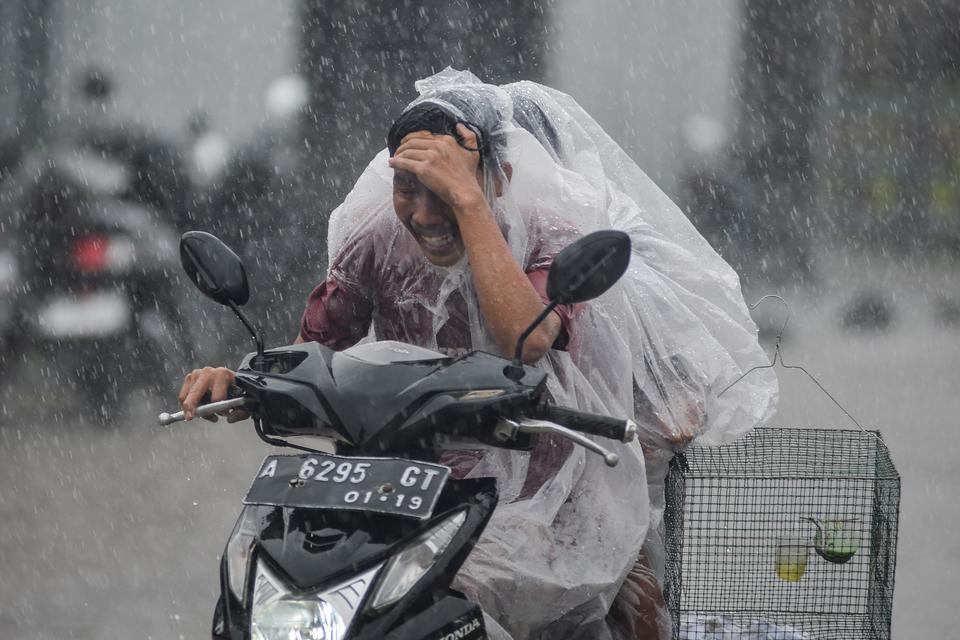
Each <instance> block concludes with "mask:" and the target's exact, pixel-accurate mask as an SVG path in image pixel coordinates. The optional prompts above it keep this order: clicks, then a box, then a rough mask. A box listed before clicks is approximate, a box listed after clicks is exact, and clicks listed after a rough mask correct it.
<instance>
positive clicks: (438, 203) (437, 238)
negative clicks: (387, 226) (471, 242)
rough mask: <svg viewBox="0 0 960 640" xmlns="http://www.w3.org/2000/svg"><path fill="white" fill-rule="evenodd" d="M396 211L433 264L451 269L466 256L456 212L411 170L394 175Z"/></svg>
mask: <svg viewBox="0 0 960 640" xmlns="http://www.w3.org/2000/svg"><path fill="white" fill-rule="evenodd" d="M393 210H394V211H395V212H396V214H397V217H398V218H399V219H400V222H402V223H403V225H404V226H405V227H406V228H407V229H408V230H409V231H410V233H411V234H413V237H414V238H416V240H417V243H418V244H419V245H420V249H421V251H423V255H424V256H426V258H427V260H429V261H430V262H431V263H433V264H435V265H437V266H440V267H449V266H451V265H453V264H455V263H456V262H457V261H458V260H459V259H460V257H461V256H462V255H463V253H464V251H465V248H464V246H463V238H462V237H461V236H460V229H459V227H457V219H456V216H455V215H454V213H453V209H451V208H450V205H448V204H447V203H446V202H444V201H443V200H441V199H440V198H438V197H437V196H436V195H435V194H434V193H433V192H432V191H430V190H429V189H427V188H426V187H425V186H423V184H422V183H421V182H420V180H419V179H417V176H415V175H414V174H412V173H410V172H409V171H399V170H395V171H394V172H393Z"/></svg>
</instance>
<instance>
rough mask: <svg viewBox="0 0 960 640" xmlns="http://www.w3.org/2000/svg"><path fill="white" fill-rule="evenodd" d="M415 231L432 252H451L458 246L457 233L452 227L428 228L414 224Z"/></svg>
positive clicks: (421, 241)
mask: <svg viewBox="0 0 960 640" xmlns="http://www.w3.org/2000/svg"><path fill="white" fill-rule="evenodd" d="M413 232H414V233H415V234H416V236H417V238H418V239H419V240H420V244H422V245H423V246H424V247H425V248H426V249H427V250H428V251H430V253H435V254H445V253H449V252H450V251H452V250H453V249H455V248H456V246H457V233H456V231H454V230H453V229H452V228H450V227H442V228H439V229H438V228H432V229H428V228H423V227H416V226H414V227H413Z"/></svg>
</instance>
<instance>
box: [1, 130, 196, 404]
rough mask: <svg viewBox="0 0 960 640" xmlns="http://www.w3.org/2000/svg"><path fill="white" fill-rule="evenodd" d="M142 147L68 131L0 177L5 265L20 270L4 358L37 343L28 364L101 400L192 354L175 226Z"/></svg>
mask: <svg viewBox="0 0 960 640" xmlns="http://www.w3.org/2000/svg"><path fill="white" fill-rule="evenodd" d="M135 149H136V140H131V141H124V142H123V143H122V144H121V145H118V146H109V145H104V146H98V145H97V144H92V143H91V142H90V139H87V140H86V141H84V142H79V141H78V140H76V139H75V140H67V141H65V142H62V143H59V144H54V145H53V146H52V147H51V148H50V150H48V151H41V152H38V153H34V154H31V155H28V156H27V157H26V158H25V159H24V161H23V163H22V165H21V167H20V169H19V170H18V171H17V172H15V173H14V174H13V175H12V176H11V177H10V178H9V179H8V180H6V181H5V182H4V184H3V185H2V187H0V214H2V224H3V229H4V233H3V236H2V237H3V239H4V240H6V241H7V244H8V247H7V253H5V254H4V253H0V261H3V260H6V261H7V262H9V265H3V264H0V267H3V266H6V267H7V269H6V271H4V273H8V274H9V273H12V274H14V276H15V282H13V283H12V284H13V287H12V292H11V294H10V295H9V297H7V298H6V299H7V300H8V301H9V302H10V303H11V304H12V305H13V307H14V311H15V312H14V313H12V317H13V321H12V322H11V326H10V327H9V339H8V340H7V341H6V344H5V349H6V353H5V360H6V362H8V363H10V362H16V361H18V360H20V359H22V357H23V356H25V354H26V353H27V352H35V351H40V352H41V354H42V356H41V358H40V361H37V359H31V360H30V361H29V362H28V363H27V365H26V366H45V367H49V368H50V370H51V371H52V372H53V375H55V376H57V377H58V378H59V380H58V381H57V383H58V385H59V386H64V387H73V388H76V389H78V390H80V391H82V392H83V393H82V394H81V396H82V397H83V398H88V399H89V403H88V407H87V409H92V410H95V412H98V411H99V412H102V411H103V405H104V404H105V403H110V404H114V403H116V402H118V401H121V400H122V399H123V398H124V397H125V396H126V395H127V393H128V392H129V391H130V390H131V389H132V388H133V387H135V386H141V385H150V384H158V383H162V382H163V380H162V378H163V376H162V375H160V376H158V374H157V372H163V371H165V370H166V368H167V367H169V371H170V374H171V375H170V378H171V379H172V378H173V377H175V376H177V375H178V374H179V373H180V370H181V363H182V362H185V361H187V360H186V359H187V358H188V357H189V356H190V355H191V348H190V345H191V340H190V339H189V336H188V335H187V334H186V333H185V331H184V329H183V327H184V324H183V323H182V322H181V318H180V313H181V312H180V306H179V305H178V304H177V301H176V300H175V299H174V298H173V291H174V290H175V286H176V281H177V279H178V276H177V274H178V272H179V271H178V269H177V250H176V247H177V238H178V234H177V233H176V231H175V229H174V228H173V226H172V225H171V224H170V218H171V214H170V211H169V210H165V209H163V208H161V207H162V206H164V204H166V201H165V200H163V199H154V198H153V196H154V195H157V194H156V193H154V192H151V191H150V190H149V188H147V189H144V176H143V173H144V169H143V168H142V167H141V166H140V164H138V162H137V161H136V158H137V157H138V156H137V154H138V153H139V151H135V152H134V153H128V151H132V150H135ZM8 279H9V278H8ZM3 284H4V283H3V282H0V285H3ZM9 288H10V287H9V286H8V289H9ZM8 375H9V372H8ZM168 386H169V385H168Z"/></svg>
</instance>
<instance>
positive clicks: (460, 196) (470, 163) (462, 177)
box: [390, 124, 483, 213]
mask: <svg viewBox="0 0 960 640" xmlns="http://www.w3.org/2000/svg"><path fill="white" fill-rule="evenodd" d="M457 133H459V134H460V136H461V137H462V138H463V140H464V144H465V145H466V147H468V148H466V149H465V148H464V147H462V146H460V144H459V143H458V142H457V141H456V140H455V139H454V138H453V136H447V135H435V134H432V133H427V132H426V131H415V132H413V133H410V134H407V135H406V136H405V137H404V138H403V141H402V142H401V143H400V146H399V147H397V151H396V153H395V154H394V156H393V157H392V158H390V166H391V167H392V168H394V169H397V170H400V171H409V172H410V173H412V174H414V175H416V176H417V178H418V179H419V180H420V182H421V183H422V184H423V186H425V187H426V188H427V189H429V190H430V191H432V192H433V193H434V194H435V195H436V196H437V197H438V198H440V199H441V200H443V201H444V202H446V203H447V204H448V205H450V206H451V207H452V208H453V210H454V213H457V212H458V209H463V208H464V207H465V206H466V205H468V204H473V203H475V202H477V201H478V200H480V201H482V200H483V191H482V190H481V188H480V183H479V182H478V180H477V169H478V167H479V166H480V153H479V151H470V150H469V149H477V136H476V135H474V133H473V131H471V130H470V129H468V128H467V127H465V126H464V125H462V124H458V125H457Z"/></svg>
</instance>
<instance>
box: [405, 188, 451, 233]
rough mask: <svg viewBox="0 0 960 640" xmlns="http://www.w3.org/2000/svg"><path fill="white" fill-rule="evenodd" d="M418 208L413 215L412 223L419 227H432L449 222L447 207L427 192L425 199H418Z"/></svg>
mask: <svg viewBox="0 0 960 640" xmlns="http://www.w3.org/2000/svg"><path fill="white" fill-rule="evenodd" d="M419 204H420V206H418V207H417V210H416V211H414V213H413V221H414V222H415V223H416V224H417V225H418V226H421V227H432V226H435V225H441V224H447V223H448V222H449V221H450V214H449V207H448V206H447V205H446V203H445V202H444V201H443V200H441V199H440V198H438V197H437V196H435V195H433V194H432V193H430V192H427V194H426V197H424V198H421V199H420V203H419Z"/></svg>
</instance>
